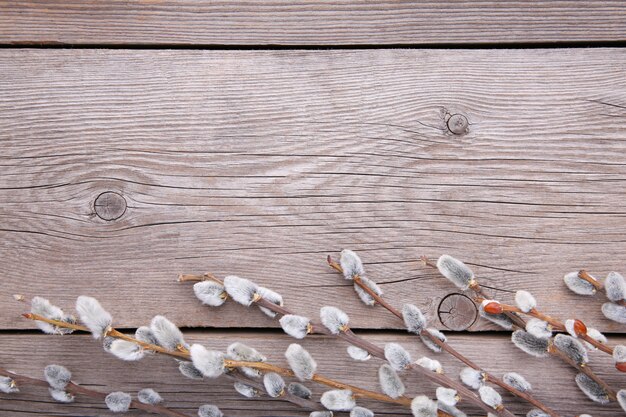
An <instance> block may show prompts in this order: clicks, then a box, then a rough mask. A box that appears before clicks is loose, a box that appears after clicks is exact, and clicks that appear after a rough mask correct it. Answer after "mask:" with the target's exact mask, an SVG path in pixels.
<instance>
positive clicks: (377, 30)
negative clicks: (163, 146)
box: [0, 0, 626, 45]
mask: <svg viewBox="0 0 626 417" xmlns="http://www.w3.org/2000/svg"><path fill="white" fill-rule="evenodd" d="M624 28H626V5H625V4H624V2H623V1H621V0H612V1H611V0H603V1H586V2H579V1H551V0H542V1H514V2H501V1H495V0H486V1H481V2H458V1H452V0H447V1H440V2H371V1H364V0H348V1H334V2H327V1H320V0H306V1H300V2H244V1H230V0H220V1H203V2H198V1H189V0H158V1H142V0H135V1H113V2H107V3H106V4H102V3H101V2H97V1H81V2H72V1H67V0H34V1H2V2H0V43H3V44H33V43H35V44H48V45H49V44H52V45H57V44H73V45H78V44H98V45H105V44H106V45H129V44H144V45H151V44H159V45H197V44H202V45H371V44H376V45H381V44H386V45H390V44H412V45H424V44H433V45H436V44H472V43H473V44H490V43H496V44H503V43H504V44H514V43H537V42H539V43H545V42H588V41H622V40H624V39H626V38H625V35H624V34H625V31H624Z"/></svg>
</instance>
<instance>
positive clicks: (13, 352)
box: [0, 332, 626, 417]
mask: <svg viewBox="0 0 626 417" xmlns="http://www.w3.org/2000/svg"><path fill="white" fill-rule="evenodd" d="M187 339H188V342H189V341H191V342H193V341H196V342H201V343H203V344H205V345H206V346H207V347H209V348H211V349H219V350H224V349H226V347H227V346H228V344H230V343H232V342H233V341H241V342H243V343H246V344H249V345H250V346H253V347H255V348H256V349H258V350H260V351H261V352H263V353H264V354H266V355H267V356H268V358H269V361H270V362H272V363H275V364H279V365H284V366H286V361H285V359H284V356H283V352H284V350H285V349H286V348H287V346H288V345H289V344H290V343H293V339H291V338H289V337H287V336H284V335H279V334H271V333H269V334H268V333H266V334H262V335H261V334H250V333H236V332H229V333H221V332H210V333H207V332H204V333H193V334H191V336H190V337H187ZM368 339H370V340H372V341H373V342H374V343H377V344H380V345H381V346H382V345H384V344H385V343H387V342H390V341H396V342H398V343H401V344H403V346H405V347H406V348H407V349H408V350H409V351H410V353H411V355H412V357H413V358H414V359H417V358H419V357H421V356H424V355H427V356H429V357H433V356H432V355H433V353H432V352H430V351H427V350H426V348H425V347H424V346H423V345H422V344H421V343H416V342H415V339H414V338H412V337H411V336H407V335H405V334H395V333H393V334H386V335H370V336H368ZM614 340H615V341H616V342H620V343H626V338H624V337H623V336H621V337H615V338H614ZM450 342H451V343H452V344H453V346H455V347H457V348H458V350H459V351H460V352H462V353H463V354H466V355H467V356H468V357H469V358H470V359H472V360H476V361H477V362H478V363H479V364H481V365H484V366H485V367H486V368H487V369H489V370H490V371H493V372H494V373H495V374H496V375H502V374H503V373H505V372H511V371H517V372H519V373H521V374H522V375H524V376H525V377H526V378H527V379H528V380H529V382H530V383H531V384H533V388H534V394H535V395H536V397H537V398H539V399H540V400H541V401H544V402H545V403H546V404H548V405H550V406H552V407H553V408H554V409H556V410H558V411H559V412H560V413H561V414H562V415H577V414H579V413H583V412H586V413H589V414H591V415H593V416H594V417H602V416H607V417H608V416H615V415H617V414H618V413H619V412H618V409H619V408H618V406H617V405H616V404H615V403H613V404H612V405H609V406H606V405H605V406H601V405H598V404H595V403H593V402H592V401H590V400H588V399H587V398H586V397H584V395H583V394H581V393H580V392H579V391H578V388H577V387H576V385H575V383H574V381H573V378H574V376H575V372H574V371H573V370H572V369H571V368H568V367H567V366H565V365H563V364H562V362H560V361H558V360H554V359H537V358H532V357H530V356H528V355H526V354H524V353H523V352H521V351H519V350H518V349H516V348H515V347H513V345H512V344H511V343H510V342H509V340H508V337H506V336H504V335H502V336H494V335H481V336H476V335H474V336H468V335H458V336H457V335H452V336H451V337H450ZM0 343H1V344H2V346H3V348H2V350H1V351H0V363H2V364H3V366H5V367H8V368H9V369H13V370H14V371H16V372H17V371H18V372H19V373H24V374H27V375H30V376H34V377H39V376H40V375H41V374H42V369H43V368H44V367H45V366H46V365H48V364H51V363H59V364H62V365H64V366H67V367H68V368H69V369H70V370H71V371H72V372H73V377H74V380H75V381H76V382H78V383H80V384H82V385H87V386H90V387H92V388H93V389H97V390H102V391H105V392H106V391H114V390H122V391H126V392H131V393H136V392H137V391H138V390H140V389H142V388H146V387H150V388H154V389H155V390H157V391H158V392H160V393H161V395H162V396H163V397H164V398H165V399H166V400H167V404H168V406H170V407H172V408H176V409H178V410H181V411H184V412H187V413H189V414H192V413H193V410H194V408H196V407H198V405H200V404H203V403H213V404H216V405H218V406H219V407H220V408H221V409H222V410H223V411H224V413H225V414H226V415H227V416H229V417H230V416H232V417H238V416H248V417H252V416H265V415H267V412H268V411H271V412H272V416H305V415H308V413H305V412H302V411H301V410H298V409H297V408H296V407H295V406H292V405H290V404H285V403H283V402H276V401H273V400H270V399H268V398H263V399H258V400H246V399H244V398H243V397H241V396H239V395H238V394H237V393H236V392H235V391H234V390H233V389H232V387H231V383H229V382H228V381H227V380H208V381H200V382H198V381H191V380H189V379H186V378H184V377H183V376H182V375H180V374H179V373H178V371H177V369H176V367H177V365H176V363H175V362H174V361H173V360H171V359H169V358H165V357H153V358H147V359H144V360H142V361H140V362H130V363H129V362H123V361H120V360H118V359H115V358H114V357H112V356H110V355H108V354H106V353H105V352H103V351H102V349H101V348H100V346H99V342H96V341H94V340H93V339H92V338H91V337H90V336H86V335H83V336H79V335H72V336H68V337H65V336H63V337H53V336H45V335H8V334H4V335H1V336H0ZM301 344H302V345H303V346H304V347H305V348H306V349H307V350H309V352H310V353H311V354H312V355H313V356H314V358H315V359H316V361H317V362H318V372H319V373H320V374H322V375H326V376H329V377H332V378H336V379H338V380H340V381H343V382H349V383H352V384H356V385H359V386H362V387H367V388H368V389H372V390H378V389H379V388H378V385H377V384H378V382H377V380H378V377H377V369H378V366H379V365H380V361H379V360H377V359H372V360H370V361H368V362H359V363H357V362H354V361H352V360H351V359H350V358H349V357H348V355H347V354H346V352H345V344H344V343H342V342H341V341H338V340H334V339H332V340H329V339H326V338H323V337H309V338H306V339H305V340H303V341H302V342H301ZM436 358H437V359H438V360H439V361H440V362H442V364H443V366H444V369H445V371H446V373H447V374H449V375H451V376H452V377H454V378H456V377H457V375H458V373H459V371H460V369H461V368H462V367H461V366H459V364H458V362H457V361H454V360H453V359H452V358H451V357H450V356H449V355H443V354H440V355H437V356H436ZM591 360H592V366H593V369H594V371H597V372H598V374H599V375H601V377H602V378H604V379H605V380H606V381H607V382H608V383H609V384H611V385H612V386H615V387H618V388H619V387H620V384H621V383H623V381H624V379H623V377H622V376H620V375H618V372H617V371H616V370H615V369H614V368H613V366H612V361H611V359H610V358H609V357H608V356H606V355H603V354H600V353H592V354H591ZM487 365H489V366H487ZM547 369H549V375H550V376H549V377H547V376H546V375H547ZM404 381H405V384H406V386H407V395H410V396H414V395H418V394H426V395H430V396H434V390H435V388H436V387H435V386H434V385H432V384H430V383H429V382H427V381H422V380H417V379H416V378H415V377H414V376H412V375H407V376H405V377H404ZM306 385H307V386H309V387H310V388H312V389H313V391H314V395H315V396H314V398H319V395H321V393H322V392H324V388H323V387H320V386H316V385H315V384H311V383H307V384H306ZM23 391H24V392H23V393H22V394H19V395H5V394H0V411H1V412H2V415H3V416H7V417H13V416H15V417H23V416H30V415H32V416H35V415H39V414H38V413H40V412H42V411H43V412H45V413H46V414H47V415H53V416H54V415H63V416H79V415H80V416H83V417H85V416H95V415H98V416H100V415H102V414H103V411H102V406H101V405H100V404H96V403H94V402H93V401H91V400H89V399H80V400H79V401H77V404H75V405H69V406H62V405H56V404H54V405H52V404H51V403H52V400H51V399H49V398H48V395H47V393H46V392H45V391H43V390H41V389H34V388H29V389H24V390H23ZM503 398H504V401H505V403H506V404H507V407H509V408H510V409H511V410H512V411H513V412H515V413H518V415H525V413H526V412H527V411H528V410H529V407H528V405H526V404H525V403H523V402H521V401H520V400H518V399H516V398H514V397H511V396H510V395H508V394H504V395H503ZM361 403H362V405H363V406H366V407H371V408H372V409H373V410H374V411H375V412H377V415H394V416H396V415H397V416H399V415H403V416H404V415H409V414H410V413H408V412H407V411H408V410H406V411H405V410H404V409H402V408H401V407H400V406H390V405H381V404H378V403H373V402H368V401H362V402H360V404H361ZM466 411H467V412H468V413H469V415H471V416H478V415H481V416H484V413H480V412H479V410H475V409H473V408H471V407H466ZM274 413H276V414H274ZM105 414H106V413H105ZM131 415H140V414H137V413H134V414H131Z"/></svg>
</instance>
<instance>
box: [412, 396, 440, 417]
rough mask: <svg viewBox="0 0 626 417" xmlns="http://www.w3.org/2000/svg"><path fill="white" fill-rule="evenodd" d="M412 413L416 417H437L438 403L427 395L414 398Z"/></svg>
mask: <svg viewBox="0 0 626 417" xmlns="http://www.w3.org/2000/svg"><path fill="white" fill-rule="evenodd" d="M411 412H412V413H413V416H414V417H437V403H436V402H434V401H433V400H431V399H430V398H428V397H427V396H425V395H420V396H417V397H415V398H413V401H411Z"/></svg>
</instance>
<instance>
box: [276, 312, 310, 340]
mask: <svg viewBox="0 0 626 417" xmlns="http://www.w3.org/2000/svg"><path fill="white" fill-rule="evenodd" d="M279 322H280V327H282V328H283V331H284V332H285V333H287V334H288V335H289V336H291V337H293V338H296V339H304V338H305V337H306V335H307V334H309V332H310V331H311V320H309V319H308V318H307V317H303V316H296V315H295V314H287V315H285V316H282V317H281V318H280V320H279Z"/></svg>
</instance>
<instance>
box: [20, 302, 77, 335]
mask: <svg viewBox="0 0 626 417" xmlns="http://www.w3.org/2000/svg"><path fill="white" fill-rule="evenodd" d="M30 312H31V313H33V314H37V315H39V316H42V317H45V318H47V319H51V320H58V321H64V322H67V323H75V322H76V319H74V317H72V316H69V315H66V314H65V313H64V312H63V310H61V309H60V308H59V307H57V306H55V305H52V304H51V303H50V301H48V300H46V299H45V298H43V297H33V299H32V300H31V302H30ZM35 324H36V325H37V327H38V328H39V329H40V330H41V331H42V332H44V333H48V334H69V333H72V332H73V331H74V330H72V329H66V328H62V327H58V326H55V325H53V324H50V323H46V322H43V321H39V320H37V321H35Z"/></svg>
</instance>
